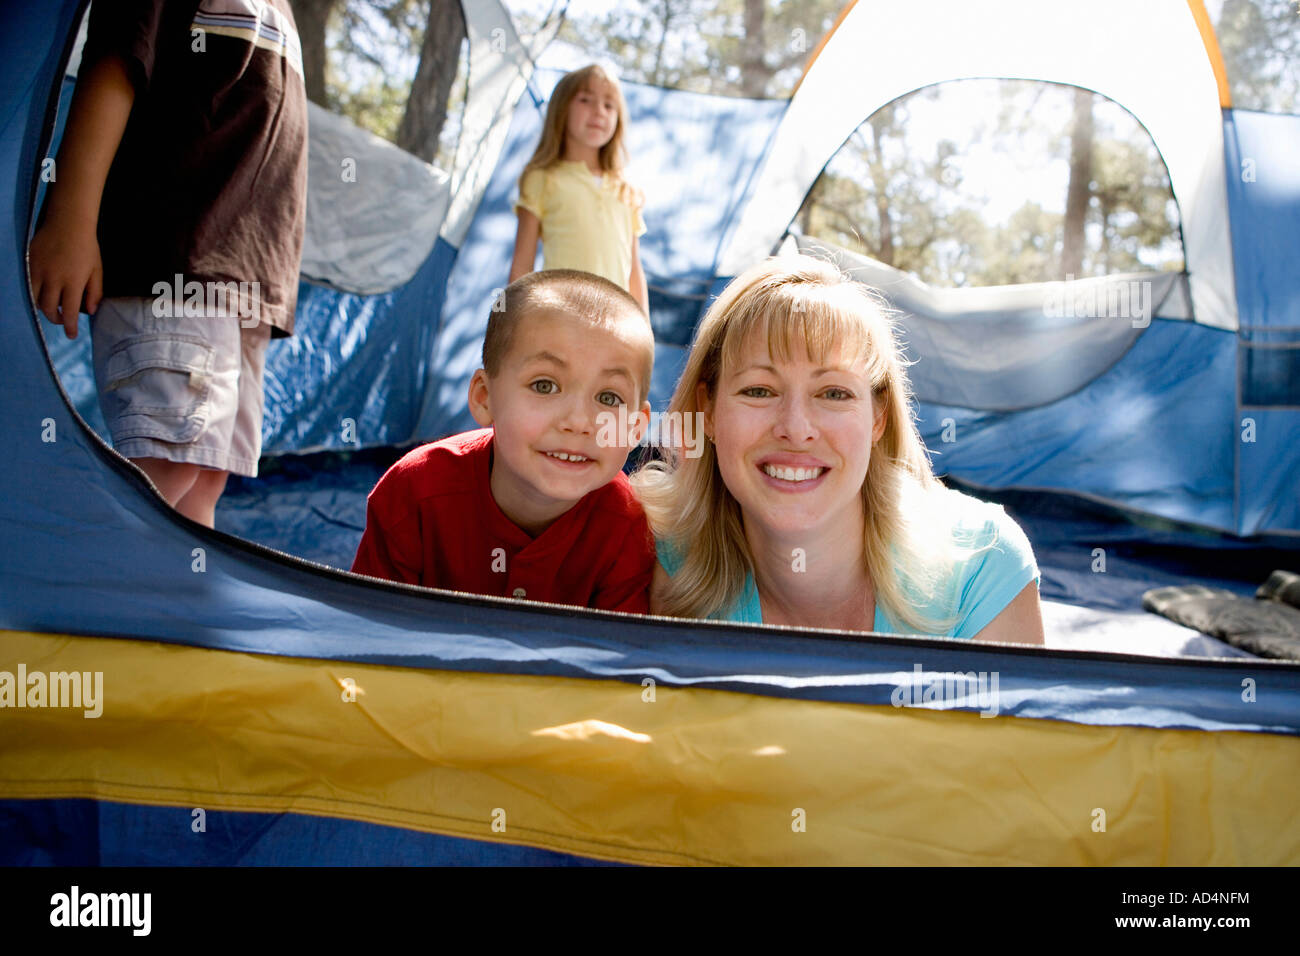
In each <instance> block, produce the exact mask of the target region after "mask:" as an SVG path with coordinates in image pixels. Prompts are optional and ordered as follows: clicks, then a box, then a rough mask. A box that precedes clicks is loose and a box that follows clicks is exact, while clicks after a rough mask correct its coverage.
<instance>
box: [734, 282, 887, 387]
mask: <svg viewBox="0 0 1300 956" xmlns="http://www.w3.org/2000/svg"><path fill="white" fill-rule="evenodd" d="M804 288H807V287H806V286H805V287H804ZM803 291H804V290H803V289H800V288H798V287H795V288H791V286H789V285H787V286H784V287H782V288H781V289H780V292H781V293H785V294H782V295H778V296H772V297H771V298H775V299H777V301H776V302H771V301H769V302H768V303H767V307H766V308H763V309H761V310H760V309H757V308H755V309H753V310H745V312H746V313H747V314H745V315H737V316H736V318H739V319H741V321H734V320H733V321H732V322H730V323H728V329H727V333H726V340H725V341H724V342H723V346H722V357H723V364H724V366H725V367H727V368H735V367H736V365H737V363H738V362H740V360H741V358H742V356H743V355H744V353H745V351H746V350H747V349H748V348H749V346H750V344H751V343H752V342H754V341H756V340H757V341H760V342H766V344H767V351H768V354H770V355H771V356H772V358H774V359H776V360H777V361H779V362H794V361H800V360H802V359H804V358H807V360H808V361H809V362H812V363H813V364H815V365H819V366H828V365H832V364H837V363H844V364H857V363H865V364H866V365H867V366H868V368H869V369H870V378H871V380H872V381H873V382H875V381H877V380H878V378H879V377H880V376H879V372H880V370H879V369H878V368H877V366H879V365H880V358H879V355H878V350H877V349H876V348H875V347H874V342H873V336H872V329H871V323H870V321H869V320H868V319H866V317H864V316H863V314H862V307H863V303H862V302H860V301H859V302H857V303H856V308H852V307H850V306H851V305H852V304H851V303H844V302H836V301H833V300H832V297H830V296H827V295H826V294H825V292H826V290H825V289H818V290H816V291H817V293H819V294H815V295H806V294H801V293H802V292H803ZM790 293H793V294H790ZM755 304H757V303H755Z"/></svg>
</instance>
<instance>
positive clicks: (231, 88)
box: [29, 0, 307, 526]
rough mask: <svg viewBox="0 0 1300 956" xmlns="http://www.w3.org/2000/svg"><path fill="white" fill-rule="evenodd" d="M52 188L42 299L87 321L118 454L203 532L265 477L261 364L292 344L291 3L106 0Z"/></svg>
mask: <svg viewBox="0 0 1300 956" xmlns="http://www.w3.org/2000/svg"><path fill="white" fill-rule="evenodd" d="M56 170H57V172H56V177H55V179H54V182H53V183H52V184H51V187H50V192H49V199H48V202H47V203H46V206H45V210H44V221H43V222H42V224H41V227H40V229H38V230H37V232H36V235H35V236H34V237H33V238H32V243H31V249H30V253H29V259H30V267H31V281H32V297H33V299H34V300H35V302H36V305H37V307H38V308H40V310H41V311H42V312H44V313H45V316H46V317H47V318H48V319H49V320H50V321H51V322H54V323H56V324H60V325H62V326H63V329H64V334H66V335H67V337H68V338H70V339H71V338H76V336H77V314H78V312H79V311H80V310H81V309H82V308H83V307H84V309H85V310H86V311H87V312H89V313H92V314H93V315H94V318H93V320H92V322H91V343H92V349H93V353H94V368H95V382H96V385H97V387H98V391H99V400H100V406H101V407H102V408H103V411H104V418H105V420H106V421H107V423H108V427H109V430H110V431H111V432H112V436H113V445H114V447H115V448H116V449H117V450H118V451H119V452H120V453H121V454H123V455H125V456H126V457H127V458H130V459H131V460H132V461H133V462H134V463H135V464H136V465H138V466H139V467H140V468H141V469H142V470H143V471H144V472H145V474H147V475H148V476H149V477H150V479H151V480H152V481H153V483H154V484H155V485H156V486H157V488H158V490H159V492H161V493H162V495H163V497H164V498H166V499H167V501H168V503H169V504H171V505H172V506H173V507H175V508H176V509H177V510H178V511H180V512H181V513H182V514H184V515H186V516H187V517H189V518H191V519H193V520H195V521H198V522H200V523H202V524H206V525H209V526H211V525H212V523H213V512H214V509H215V508H216V503H217V499H218V498H220V496H221V492H222V490H223V489H224V488H225V484H226V478H227V475H228V474H229V473H230V472H235V473H236V474H241V475H256V474H257V460H258V457H259V455H260V452H261V446H262V407H263V406H262V369H263V364H264V359H265V355H266V347H267V344H268V342H269V341H270V339H271V337H272V334H274V335H277V336H282V335H288V334H290V333H291V332H292V331H293V318H294V302H295V299H296V298H297V294H298V265H299V260H300V258H301V253H302V238H303V225H304V221H305V214H306V198H307V194H306V190H307V98H306V92H305V87H304V85H303V78H302V53H301V50H300V47H299V42H298V34H297V30H296V28H295V26H294V21H293V13H292V11H291V9H290V6H289V0H115V2H113V3H109V2H107V0H97V2H96V3H95V4H94V6H93V7H92V9H91V14H90V28H89V30H88V32H87V40H86V46H85V51H84V53H83V55H82V61H81V69H80V71H79V78H78V81H77V91H76V94H75V96H74V97H73V101H72V107H71V109H70V111H69V114H68V126H67V130H66V132H65V134H64V138H63V145H62V147H61V148H60V150H59V157H58V163H57V166H56ZM101 255H102V258H101ZM273 330H274V331H273Z"/></svg>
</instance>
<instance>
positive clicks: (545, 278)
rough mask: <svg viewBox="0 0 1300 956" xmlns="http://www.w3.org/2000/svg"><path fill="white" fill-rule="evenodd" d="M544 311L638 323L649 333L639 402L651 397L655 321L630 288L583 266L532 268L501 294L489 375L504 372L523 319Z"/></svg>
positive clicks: (488, 344) (493, 319)
mask: <svg viewBox="0 0 1300 956" xmlns="http://www.w3.org/2000/svg"><path fill="white" fill-rule="evenodd" d="M541 311H556V312H567V313H570V314H573V315H578V316H581V317H582V318H584V319H587V320H588V321H590V322H591V323H592V325H595V326H600V327H603V328H610V327H612V326H614V325H616V324H619V323H629V324H634V325H635V327H636V328H637V329H639V330H640V331H641V332H642V333H643V334H644V346H645V361H644V364H643V366H642V370H641V372H642V374H641V380H640V381H639V382H638V383H637V384H638V386H639V387H640V391H641V394H640V395H639V396H638V398H637V403H638V404H640V403H641V402H643V401H645V400H646V399H647V397H648V396H649V393H650V376H651V373H652V372H653V370H654V359H655V348H654V333H653V332H652V331H651V330H650V321H649V320H648V319H647V318H646V315H645V313H644V312H642V311H641V306H640V304H639V303H638V302H637V301H636V299H634V298H632V296H630V295H628V293H627V291H626V290H624V289H622V288H620V287H619V286H617V285H615V284H614V283H613V282H610V281H609V280H608V279H606V278H603V277H602V276H598V275H594V274H593V273H590V272H582V271H580V270H578V269H546V270H543V271H541V272H530V273H528V274H527V275H525V276H521V277H520V278H518V279H516V280H515V281H514V282H512V283H510V285H508V286H506V287H505V289H504V290H503V291H502V292H501V294H500V295H499V296H497V298H496V300H495V301H494V302H493V303H492V312H491V313H490V314H489V315H488V325H487V334H486V335H485V336H484V337H483V369H484V370H485V371H486V372H487V373H488V375H489V376H492V377H495V376H496V375H497V373H498V372H499V371H500V369H501V363H502V362H504V361H505V357H506V355H507V354H508V353H509V352H510V346H511V343H512V342H513V341H514V334H515V329H516V328H517V327H518V326H519V323H520V321H522V320H523V319H524V318H525V317H527V316H528V315H530V314H533V313H536V312H541Z"/></svg>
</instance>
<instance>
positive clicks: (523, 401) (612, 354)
mask: <svg viewBox="0 0 1300 956" xmlns="http://www.w3.org/2000/svg"><path fill="white" fill-rule="evenodd" d="M641 341H642V340H639V339H637V338H636V337H635V335H634V334H625V333H622V332H621V331H620V329H619V328H615V329H604V328H600V327H598V326H594V325H592V324H591V323H590V322H587V321H585V320H583V319H581V318H579V317H576V316H573V315H570V314H567V313H564V312H560V311H550V310H548V311H537V312H531V313H528V314H526V315H524V316H522V317H521V318H520V319H519V325H518V328H516V329H515V331H514V337H513V341H512V342H511V345H510V350H509V352H507V354H506V356H505V358H504V359H503V360H502V362H501V367H500V368H499V369H498V371H497V374H496V375H495V376H488V374H487V373H486V372H485V371H484V370H483V369H479V370H478V371H477V372H475V373H474V378H473V380H472V381H471V382H470V389H469V406H470V412H471V413H472V414H473V415H474V419H475V421H477V422H478V423H479V424H480V425H484V426H487V425H492V426H493V427H494V428H495V430H496V435H495V439H494V442H493V446H494V451H493V460H492V495H493V497H494V498H495V499H496V502H497V505H498V506H499V507H500V508H501V510H502V511H503V512H504V513H505V515H506V517H508V518H510V519H511V520H512V521H514V522H515V523H516V524H517V525H519V526H520V527H521V528H523V529H524V530H526V531H529V532H531V533H534V534H536V533H538V532H540V531H541V530H542V529H544V528H545V527H546V525H548V524H550V523H551V522H552V521H554V520H555V519H556V518H558V517H559V516H560V515H562V514H563V513H564V512H566V511H568V510H569V508H571V507H573V505H575V504H576V503H577V502H578V501H579V500H580V499H581V498H583V497H584V496H585V495H587V494H589V493H590V492H592V491H594V490H596V489H597V488H600V487H601V486H602V485H606V484H608V483H609V482H611V481H613V480H614V477H615V476H616V475H617V474H618V472H619V470H620V469H621V468H622V467H623V464H624V463H625V462H626V461H627V455H628V451H629V450H630V449H631V447H632V446H633V445H635V444H636V442H637V441H639V440H640V437H641V435H642V434H643V433H644V430H645V427H646V425H647V424H648V423H649V416H650V403H649V402H646V401H643V400H640V395H641V391H642V385H641V382H640V378H641V376H642V375H643V364H644V359H643V356H644V351H643V349H644V346H643V345H641V344H640V342H641ZM620 406H623V407H624V408H625V409H626V412H625V414H620V411H619V409H620ZM623 422H626V423H627V425H628V429H627V431H626V432H624V431H620V425H621V424H622V423H623Z"/></svg>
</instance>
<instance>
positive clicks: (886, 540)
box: [632, 255, 963, 634]
mask: <svg viewBox="0 0 1300 956" xmlns="http://www.w3.org/2000/svg"><path fill="white" fill-rule="evenodd" d="M754 336H757V337H758V338H759V339H760V340H761V341H765V342H766V344H767V347H768V350H769V351H770V353H771V355H772V357H773V358H774V359H776V360H778V361H789V360H791V359H792V358H797V357H798V355H799V353H800V352H805V353H806V354H807V357H808V360H809V361H811V362H814V363H817V364H823V363H826V362H828V361H830V360H832V359H835V358H841V359H844V360H850V361H851V360H853V359H855V358H856V359H857V360H859V361H860V362H862V363H864V364H865V369H866V373H865V374H866V376H867V378H868V379H869V381H870V382H871V389H872V398H873V402H874V407H876V408H880V407H882V406H883V408H884V411H885V428H884V433H883V434H882V435H881V438H880V440H879V441H878V442H877V443H876V444H875V446H874V447H873V448H872V450H871V460H870V464H869V465H868V467H867V475H866V479H865V481H864V482H863V485H862V505H863V509H864V518H865V532H864V541H863V546H864V550H865V557H866V565H867V568H868V569H869V571H870V574H871V579H872V582H873V583H874V585H875V593H876V601H877V602H878V603H879V604H880V605H881V606H883V608H884V609H885V611H886V612H887V613H888V614H889V615H890V616H891V617H892V618H893V619H894V620H896V621H902V622H905V623H906V624H907V625H908V626H909V627H912V628H913V629H914V630H915V631H916V632H917V633H922V634H940V633H942V632H943V631H945V630H947V629H948V628H950V627H951V626H952V625H953V623H955V621H956V615H955V613H954V614H951V615H949V616H947V617H939V618H931V617H926V616H924V615H923V614H922V612H921V611H920V610H919V609H918V608H917V604H918V603H919V602H918V600H917V599H916V598H914V597H911V595H933V594H934V593H935V591H934V589H935V588H936V587H939V586H940V585H941V583H942V581H943V575H942V570H943V569H944V568H945V567H950V566H951V564H950V562H951V561H952V560H953V557H954V555H955V554H957V553H961V552H962V544H963V543H962V542H961V541H955V540H954V534H953V524H952V514H953V512H952V511H951V510H950V507H949V505H950V503H951V502H952V498H953V496H954V494H955V493H953V492H950V491H948V490H947V489H946V488H944V486H943V485H942V484H941V483H940V482H939V480H938V479H937V478H935V476H934V471H933V469H932V468H931V465H930V459H929V456H928V454H927V453H926V450H925V446H924V445H923V444H922V442H921V436H920V433H919V432H918V431H917V428H916V424H915V421H914V418H913V413H912V406H911V387H910V385H909V383H908V380H907V376H906V374H905V371H904V367H905V360H904V358H903V354H902V349H901V346H900V345H899V342H898V339H897V337H896V335H895V333H894V328H893V322H892V319H891V318H890V315H889V312H888V311H887V309H886V308H885V305H884V303H883V300H882V299H881V298H880V297H879V296H878V295H877V294H875V293H874V292H873V291H872V290H870V289H868V288H867V287H866V286H864V285H862V284H860V283H857V282H854V281H853V280H851V279H849V278H847V277H846V276H844V275H843V274H841V273H840V271H839V270H838V269H837V268H836V267H835V266H833V265H832V264H830V263H828V262H825V261H823V260H820V259H814V258H812V257H809V256H803V255H798V256H777V257H773V258H771V259H768V260H766V261H765V262H762V263H759V264H758V265H756V266H754V267H752V268H750V269H748V270H747V271H745V272H744V273H742V274H741V275H740V276H738V277H737V278H736V279H734V280H733V281H732V282H731V283H730V284H729V285H728V286H727V287H726V289H724V290H723V292H722V294H721V295H720V296H719V297H718V298H717V300H716V301H714V303H713V305H712V306H710V308H709V310H708V312H707V313H706V314H705V316H704V319H703V321H702V322H701V323H700V327H699V329H698V330H697V332H696V335H695V341H694V343H693V344H692V347H691V352H690V355H689V357H688V358H687V362H686V368H685V370H684V371H683V373H682V377H681V380H680V381H679V382H678V383H677V389H676V391H675V392H674V393H673V397H672V401H671V403H670V405H669V412H670V414H669V416H668V417H667V420H668V421H673V420H680V421H686V420H687V417H688V416H689V417H690V420H691V421H699V419H697V418H695V417H694V416H695V415H696V413H697V412H700V411H701V408H700V405H699V402H698V401H697V398H696V394H697V386H698V385H699V384H701V383H703V384H704V386H705V387H706V389H707V391H708V394H709V395H710V396H712V397H713V398H715V399H716V397H717V389H718V383H719V380H720V378H721V376H722V372H723V370H724V369H726V368H734V367H735V364H736V363H737V362H738V361H739V359H740V357H741V355H742V354H743V353H744V351H745V348H746V346H747V345H748V344H749V342H750V341H751V340H752V338H753V337H754ZM673 412H676V413H679V414H680V415H681V416H682V417H681V418H680V419H677V416H676V415H673V414H671V413H673ZM671 444H677V443H671ZM671 444H670V447H667V448H665V449H663V451H664V453H665V456H666V457H665V459H664V460H662V461H654V462H651V463H649V464H647V465H646V466H644V467H643V468H642V469H641V470H640V471H638V472H637V473H636V474H635V475H634V476H633V477H632V483H633V486H634V487H635V489H636V491H637V494H638V496H639V497H640V499H641V501H642V504H643V505H644V507H645V511H646V516H647V518H648V519H649V521H650V525H651V528H652V529H653V530H654V532H655V535H656V536H657V537H660V538H666V539H668V540H669V541H670V542H671V543H672V544H673V546H674V547H675V548H676V550H677V553H678V554H679V555H680V556H681V558H682V564H681V567H680V568H679V569H678V571H677V573H676V574H674V575H673V576H672V577H671V579H670V583H669V585H668V587H667V589H666V591H665V593H664V595H663V613H665V614H669V615H673V616H677V617H695V618H699V617H708V616H710V615H712V614H715V613H718V612H722V611H725V609H727V608H730V607H731V606H733V605H734V603H735V602H736V600H737V599H738V598H739V597H740V595H741V593H742V592H743V590H744V584H745V578H746V576H747V575H748V574H752V573H753V569H754V562H753V555H752V554H751V552H750V548H749V544H748V542H747V540H746V538H745V530H744V523H743V521H742V518H741V509H740V505H739V503H738V502H737V501H736V499H735V498H734V497H732V495H731V493H730V492H729V491H728V490H727V487H726V485H725V484H724V483H723V481H722V476H721V473H720V472H719V470H718V462H717V453H716V451H715V449H714V446H713V443H712V442H704V443H703V449H702V453H701V454H700V455H699V456H698V457H686V456H683V455H682V454H681V453H680V451H679V449H678V448H675V447H671ZM954 611H955V608H954Z"/></svg>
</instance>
